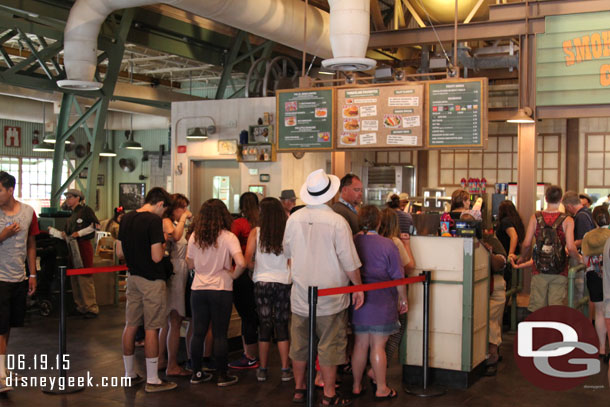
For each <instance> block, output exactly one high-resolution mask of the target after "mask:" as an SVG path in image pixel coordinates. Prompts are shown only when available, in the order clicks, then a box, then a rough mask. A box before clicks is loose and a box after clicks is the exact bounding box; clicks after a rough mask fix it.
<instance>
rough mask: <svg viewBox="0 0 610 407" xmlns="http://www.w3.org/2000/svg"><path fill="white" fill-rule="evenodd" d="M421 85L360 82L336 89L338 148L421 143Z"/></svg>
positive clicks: (422, 105)
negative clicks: (355, 85) (338, 114)
mask: <svg viewBox="0 0 610 407" xmlns="http://www.w3.org/2000/svg"><path fill="white" fill-rule="evenodd" d="M424 104H425V103H424V85H423V84H408V85H407V84H402V85H394V84H392V85H377V86H368V85H363V86H361V87H356V88H347V87H340V88H338V89H337V111H338V112H340V113H341V114H340V117H338V118H337V120H336V121H335V126H336V129H337V133H338V134H339V137H338V143H337V148H358V147H361V148H379V147H389V148H400V147H403V148H404V147H421V146H422V145H423V129H422V126H423V123H424V120H423V112H424Z"/></svg>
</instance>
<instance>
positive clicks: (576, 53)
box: [536, 11, 610, 106]
mask: <svg viewBox="0 0 610 407" xmlns="http://www.w3.org/2000/svg"><path fill="white" fill-rule="evenodd" d="M608 100H610V11H601V12H595V13H581V14H571V15H563V16H549V17H546V18H545V33H544V34H538V35H537V36H536V105H538V106H559V105H564V106H565V105H590V104H606V103H608Z"/></svg>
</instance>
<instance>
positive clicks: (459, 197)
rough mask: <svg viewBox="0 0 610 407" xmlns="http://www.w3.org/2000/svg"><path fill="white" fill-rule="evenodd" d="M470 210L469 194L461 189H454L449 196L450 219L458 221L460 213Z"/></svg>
mask: <svg viewBox="0 0 610 407" xmlns="http://www.w3.org/2000/svg"><path fill="white" fill-rule="evenodd" d="M469 209H470V194H469V193H468V192H466V191H465V190H463V189H456V190H455V191H454V192H453V194H451V209H450V212H449V214H450V215H451V219H453V220H459V219H460V216H461V215H462V212H465V211H467V210H469Z"/></svg>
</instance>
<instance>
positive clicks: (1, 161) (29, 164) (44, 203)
mask: <svg viewBox="0 0 610 407" xmlns="http://www.w3.org/2000/svg"><path fill="white" fill-rule="evenodd" d="M71 164H72V167H74V164H75V163H74V161H72V162H71ZM0 170H2V171H6V172H8V173H9V174H11V175H12V176H14V177H15V180H16V181H17V185H16V186H15V198H17V199H18V200H20V201H23V202H25V203H27V204H28V205H30V206H32V207H33V208H34V210H35V211H36V212H37V213H40V210H41V208H44V207H48V206H49V205H50V200H51V178H52V174H53V159H51V158H33V157H21V158H20V157H0ZM69 173H70V171H69V169H68V161H67V160H64V165H63V168H62V171H61V183H62V184H63V183H64V182H66V180H67V179H68V175H69ZM70 187H73V185H71V186H70Z"/></svg>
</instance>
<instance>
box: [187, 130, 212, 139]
mask: <svg viewBox="0 0 610 407" xmlns="http://www.w3.org/2000/svg"><path fill="white" fill-rule="evenodd" d="M186 139H187V140H199V141H202V140H207V139H208V129H206V128H205V127H203V128H201V127H195V128H193V129H189V130H188V133H187V135H186Z"/></svg>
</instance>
